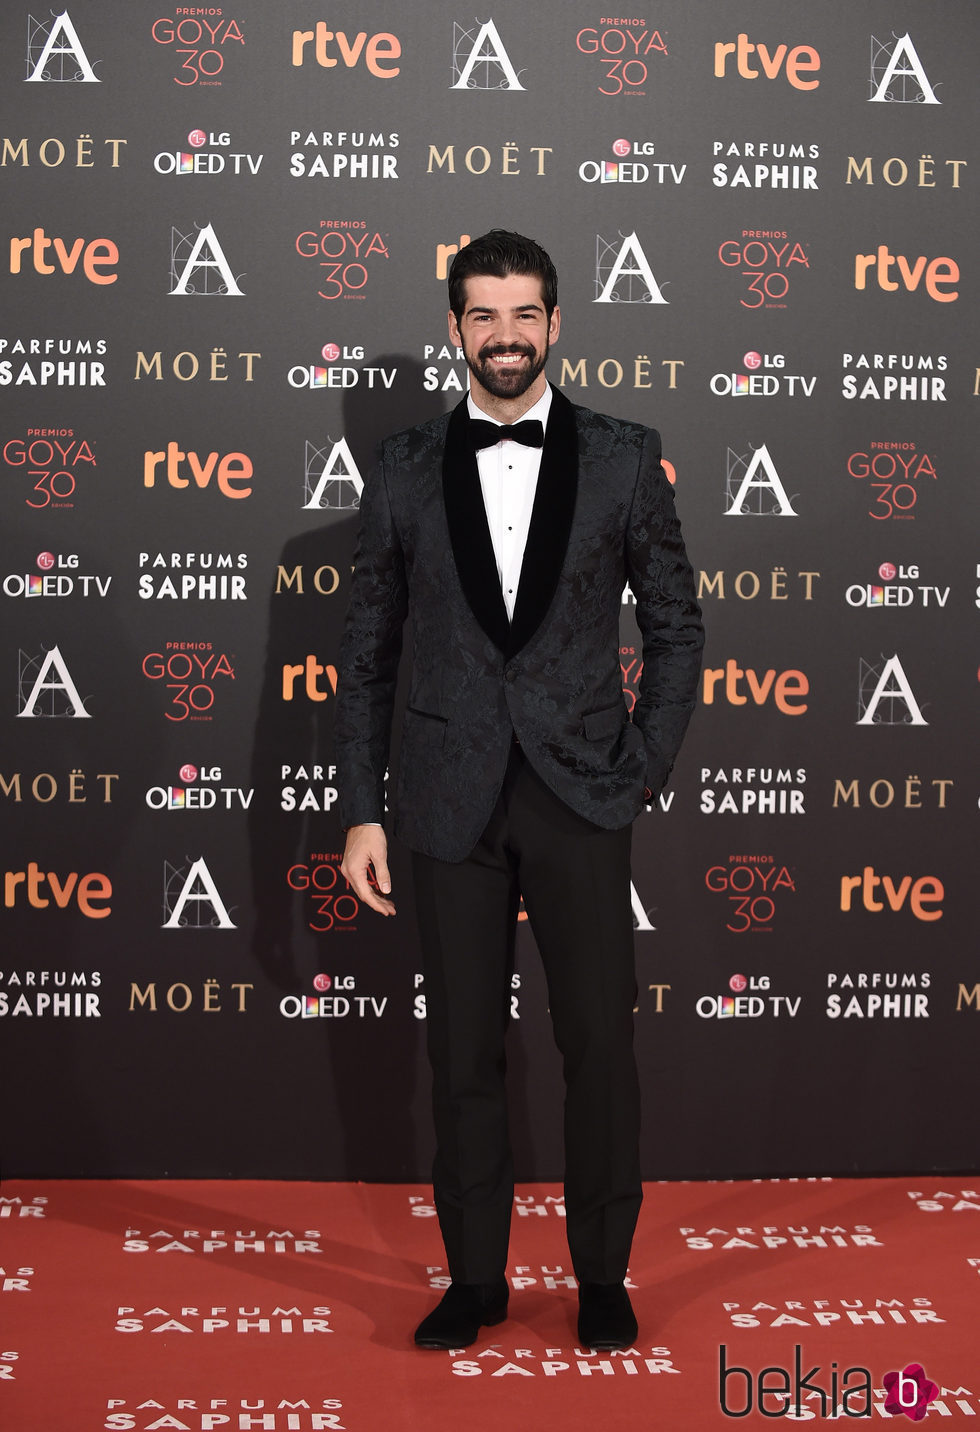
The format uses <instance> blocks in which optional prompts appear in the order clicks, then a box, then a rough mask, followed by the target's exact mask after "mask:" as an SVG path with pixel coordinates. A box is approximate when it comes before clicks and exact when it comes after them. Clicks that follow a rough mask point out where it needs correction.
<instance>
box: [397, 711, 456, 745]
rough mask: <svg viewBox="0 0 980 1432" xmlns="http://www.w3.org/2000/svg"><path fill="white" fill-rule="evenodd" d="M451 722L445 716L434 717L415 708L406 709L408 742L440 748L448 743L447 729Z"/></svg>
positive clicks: (405, 734) (405, 732)
mask: <svg viewBox="0 0 980 1432" xmlns="http://www.w3.org/2000/svg"><path fill="white" fill-rule="evenodd" d="M448 725H449V722H448V721H447V720H446V718H445V716H433V715H432V714H431V712H429V711H419V710H418V709H417V708H416V707H414V706H406V708H405V729H404V736H405V739H406V740H411V741H413V742H416V741H418V742H421V743H422V744H424V745H425V746H429V747H434V748H438V747H441V746H444V745H445V743H446V728H447V726H448Z"/></svg>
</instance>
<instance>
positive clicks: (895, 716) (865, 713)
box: [857, 656, 929, 726]
mask: <svg viewBox="0 0 980 1432" xmlns="http://www.w3.org/2000/svg"><path fill="white" fill-rule="evenodd" d="M872 681H873V682H874V689H873V690H872V692H871V694H870V696H868V695H867V690H868V687H869V686H870V685H871V683H872ZM882 702H884V703H885V710H884V711H883V712H882V713H881V714H879V711H878V708H879V706H881V704H882ZM858 710H859V711H860V712H861V713H862V714H861V716H860V717H859V718H858V722H857V724H858V725H859V726H928V724H929V722H928V721H927V720H926V719H925V717H924V716H923V714H922V711H921V710H920V708H919V703H918V701H916V699H915V693H914V692H913V690H912V688H911V686H910V685H909V679H908V677H907V676H906V675H905V672H904V670H903V668H902V663H901V662H900V661H899V659H898V657H897V656H891V657H889V658H888V660H887V661H886V662H885V664H884V666H872V665H871V664H870V663H868V662H866V661H862V662H861V667H860V673H859V679H858Z"/></svg>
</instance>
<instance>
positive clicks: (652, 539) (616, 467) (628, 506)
mask: <svg viewBox="0 0 980 1432" xmlns="http://www.w3.org/2000/svg"><path fill="white" fill-rule="evenodd" d="M468 422H469V418H468V415H467V410H466V402H465V399H464V401H463V402H462V403H460V405H459V406H458V407H457V408H456V409H455V410H454V411H453V412H452V413H450V414H444V415H443V416H441V417H439V418H435V419H433V420H431V421H430V422H427V423H422V424H421V425H420V426H418V427H415V428H409V429H407V430H406V431H405V432H402V433H397V434H395V436H394V437H390V438H387V439H386V440H385V441H384V442H383V443H382V445H381V454H380V462H379V464H378V467H377V470H376V471H375V472H374V474H373V475H372V477H371V478H370V479H369V480H368V481H367V482H366V483H365V485H364V491H363V494H362V498H361V534H360V539H359V545H358V550H357V555H356V558H355V566H354V573H353V578H352V586H351V599H350V609H349V612H348V618H347V628H346V632H345V636H344V641H343V646H342V652H341V661H340V679H339V684H338V689H337V713H336V741H337V763H338V770H339V774H340V804H341V813H342V818H343V821H344V824H345V826H349V825H356V824H360V823H362V822H366V821H383V820H384V809H385V804H384V778H385V770H386V765H387V760H388V748H389V737H390V731H391V721H392V712H393V706H394V695H395V680H396V674H397V668H398V661H399V656H400V653H401V645H402V627H403V624H404V622H405V620H406V618H407V617H409V616H410V617H411V628H410V629H411V632H412V658H413V660H412V678H411V687H410V694H409V699H408V707H407V710H406V713H405V722H404V730H403V735H402V749H401V761H400V773H399V778H398V784H397V791H396V792H395V795H394V798H393V801H392V808H393V814H394V828H395V831H396V833H397V834H398V835H399V836H401V838H402V839H403V840H404V841H405V842H406V843H407V844H408V845H409V846H410V847H411V848H412V849H414V850H418V851H421V852H423V853H424V854H427V855H430V856H433V857H435V858H436V859H440V860H448V861H458V860H462V859H464V858H465V856H467V855H468V854H469V852H470V851H471V850H472V848H473V846H474V845H475V844H476V842H477V841H478V840H479V838H480V836H481V834H482V832H483V830H484V827H485V826H486V824H487V821H488V820H489V818H490V814H491V812H492V810H493V807H494V804H495V803H496V800H497V796H498V795H499V793H500V788H501V785H502V782H503V777H504V771H505V769H506V766H507V761H508V757H509V755H510V751H511V746H512V742H513V736H514V733H515V732H516V734H517V737H518V740H519V741H520V743H521V747H522V749H523V751H524V754H525V755H526V757H527V759H528V760H529V761H530V762H531V764H532V766H533V767H534V769H535V770H536V771H537V773H538V774H539V775H540V776H541V777H542V779H543V780H544V781H545V782H546V783H547V784H548V786H549V787H550V788H551V789H552V790H553V791H554V792H555V794H556V795H558V796H559V797H560V798H561V800H563V801H564V802H565V803H566V804H567V805H568V806H570V807H571V808H572V809H573V810H575V811H577V812H578V813H579V814H580V815H582V816H585V817H586V818H587V819H588V820H590V821H593V822H594V823H595V824H596V825H600V826H603V827H606V828H609V829H615V828H618V827H620V826H623V825H626V824H628V823H629V822H630V821H631V820H632V819H633V818H634V816H635V815H636V814H637V813H638V811H639V810H640V808H641V805H642V803H643V791H644V787H645V786H646V787H648V788H649V790H650V791H651V792H652V793H653V794H657V793H659V791H660V790H662V789H663V786H664V784H665V783H666V780H667V777H668V775H669V774H670V769H671V766H672V764H673V761H674V758H675V756H676V754H677V751H678V749H679V747H680V744H681V739H682V737H683V734H684V730H685V728H686V726H687V723H688V720H689V718H690V715H691V711H692V709H693V706H694V699H695V694H696V690H697V682H698V676H699V672H700V667H701V647H702V644H703V631H702V627H701V621H700V615H701V614H700V611H699V609H698V605H697V601H696V600H695V594H694V579H693V573H692V571H691V567H690V564H689V562H688V560H687V556H686V553H685V551H684V544H683V542H682V540H681V534H680V526H679V523H678V520H677V517H676V515H675V513H674V502H673V492H672V489H671V487H670V484H669V483H668V482H667V479H666V477H665V476H664V472H663V468H662V467H661V465H660V439H659V436H658V434H657V433H656V432H655V431H654V430H653V429H652V428H644V427H640V426H639V425H637V424H635V423H626V422H620V421H619V420H617V419H615V418H610V417H604V416H602V415H601V414H599V413H593V412H590V411H589V410H588V409H586V408H580V407H577V406H574V405H573V404H571V403H569V402H568V400H567V399H566V398H565V397H563V396H562V394H561V393H559V392H558V391H557V390H555V389H552V405H551V411H550V414H549V418H548V426H547V433H546V438H545V445H544V449H543V453H542V459H541V469H540V473H539V476H538V485H537V490H536V493H535V499H534V507H533V511H532V516H531V526H530V531H529V533H528V540H527V547H526V549H525V553H524V561H523V565H522V568H521V581H520V586H519V588H518V593H517V602H516V607H515V610H514V619H513V622H510V621H508V618H507V613H506V609H505V607H504V601H503V596H502V594H501V590H500V580H499V577H498V574H497V567H496V561H495V558H494V552H493V544H492V542H491V538H490V531H489V528H488V526H487V520H486V513H485V510H484V505H483V497H482V493H481V489H480V479H479V471H478V468H477V462H476V455H475V453H474V451H473V449H472V447H471V445H470V444H469V442H468V441H467V438H466V426H467V423H468ZM627 582H628V583H629V585H630V587H631V589H632V591H633V594H634V596H635V598H636V616H637V621H638V624H639V627H640V631H641V633H642V637H643V673H642V677H641V680H640V689H639V695H638V698H637V701H636V705H635V708H634V711H633V719H632V721H631V720H630V717H629V713H628V711H627V707H626V703H625V701H624V698H623V692H622V676H621V669H620V660H619V617H620V609H621V603H622V595H623V590H624V588H625V586H626V584H627Z"/></svg>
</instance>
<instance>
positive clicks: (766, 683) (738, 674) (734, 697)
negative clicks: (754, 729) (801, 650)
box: [703, 657, 810, 716]
mask: <svg viewBox="0 0 980 1432" xmlns="http://www.w3.org/2000/svg"><path fill="white" fill-rule="evenodd" d="M743 679H744V685H743ZM719 689H720V697H719V699H723V700H725V701H727V702H728V704H729V705H730V706H745V705H747V704H748V702H749V700H750V699H751V701H752V702H753V704H754V705H756V706H764V705H765V704H766V702H767V701H768V700H769V697H770V696H771V697H772V699H773V704H774V705H775V707H776V709H777V710H779V711H781V712H782V713H783V715H784V716H802V715H803V713H804V711H806V709H807V702H806V700H805V699H804V698H805V697H806V696H808V695H809V692H810V683H809V681H808V680H807V678H806V676H805V675H804V674H803V672H802V671H796V670H795V669H794V670H791V671H781V672H779V674H778V675H777V673H776V672H775V670H774V669H773V668H772V667H770V669H769V670H768V671H765V672H763V674H762V676H761V677H760V676H758V675H756V673H755V672H754V671H753V670H752V668H751V667H750V666H747V667H745V669H744V670H743V669H742V668H741V667H740V666H738V665H737V664H736V662H735V661H734V659H733V658H731V657H729V659H728V661H727V662H726V663H725V665H724V666H719V667H715V668H713V669H712V668H710V667H708V668H705V672H704V677H703V691H704V704H705V706H713V705H714V701H715V693H716V691H719Z"/></svg>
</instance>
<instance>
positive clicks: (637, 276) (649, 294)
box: [592, 233, 667, 303]
mask: <svg viewBox="0 0 980 1432" xmlns="http://www.w3.org/2000/svg"><path fill="white" fill-rule="evenodd" d="M613 253H615V258H612V259H611V257H610V256H611V255H612V254H613ZM631 259H632V263H630V260H631ZM634 280H636V282H634ZM595 288H596V296H595V298H594V299H593V300H592V302H593V303H666V302H667V299H666V298H664V296H663V294H662V293H661V292H660V285H659V284H658V283H657V280H656V279H655V278H654V276H653V269H652V268H651V267H650V265H649V263H648V262H647V256H646V254H645V253H644V252H643V250H642V248H641V247H640V241H639V239H638V238H637V237H636V234H635V233H632V234H627V235H626V237H625V238H624V239H623V242H622V243H621V244H620V246H619V249H618V251H617V250H616V246H615V244H607V243H606V240H605V239H604V238H603V237H602V236H601V234H597V235H596V241H595Z"/></svg>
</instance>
